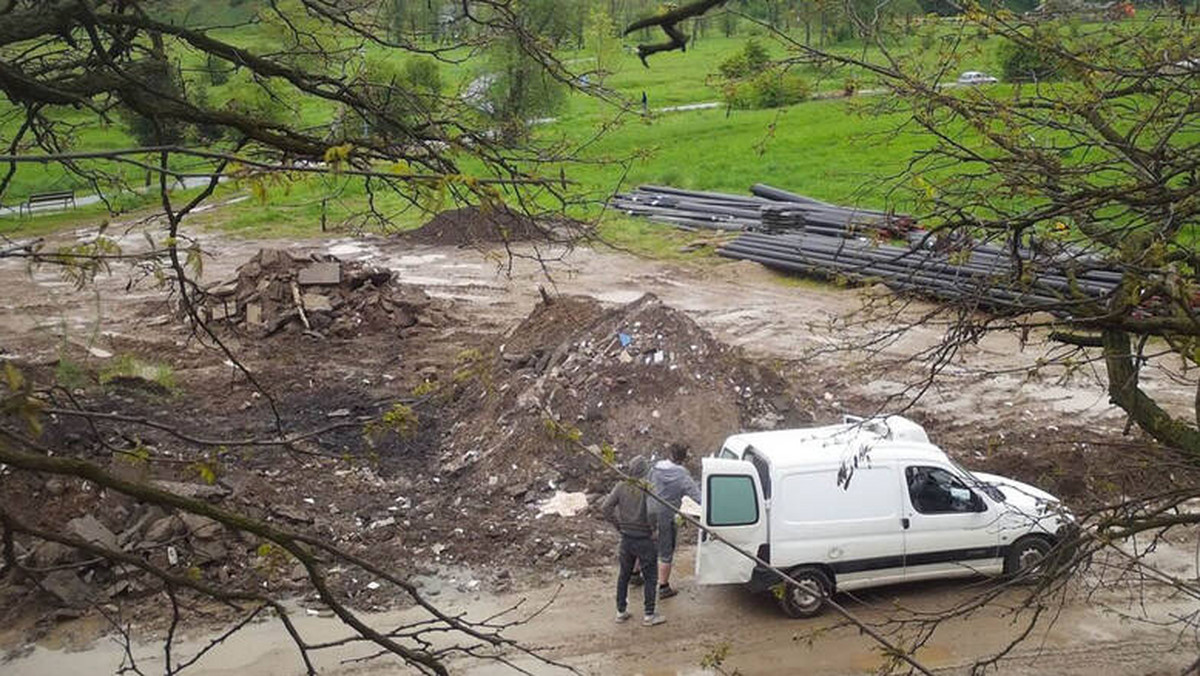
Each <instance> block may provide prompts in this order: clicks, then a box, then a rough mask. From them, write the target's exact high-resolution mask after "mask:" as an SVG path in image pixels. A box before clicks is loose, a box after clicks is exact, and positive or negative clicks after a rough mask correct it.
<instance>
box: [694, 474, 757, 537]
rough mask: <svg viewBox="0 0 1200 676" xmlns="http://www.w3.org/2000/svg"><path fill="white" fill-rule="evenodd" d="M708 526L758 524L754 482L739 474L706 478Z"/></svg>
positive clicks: (715, 475) (714, 475) (716, 475)
mask: <svg viewBox="0 0 1200 676" xmlns="http://www.w3.org/2000/svg"><path fill="white" fill-rule="evenodd" d="M707 498H708V505H707V509H708V525H710V526H749V525H751V524H755V523H758V495H757V493H756V492H755V491H754V480H753V479H751V478H750V477H748V476H746V475H744V474H741V475H733V474H713V475H709V477H708V496H707Z"/></svg>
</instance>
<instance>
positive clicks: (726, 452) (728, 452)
mask: <svg viewBox="0 0 1200 676" xmlns="http://www.w3.org/2000/svg"><path fill="white" fill-rule="evenodd" d="M717 457H718V458H729V459H730V460H737V459H738V457H737V453H734V452H733V451H731V450H729V449H728V448H725V447H724V446H722V447H721V452H720V453H717Z"/></svg>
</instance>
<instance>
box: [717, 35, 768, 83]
mask: <svg viewBox="0 0 1200 676" xmlns="http://www.w3.org/2000/svg"><path fill="white" fill-rule="evenodd" d="M770 63H771V56H770V55H769V54H767V50H766V48H765V47H763V46H762V43H760V42H759V41H758V40H754V39H750V40H747V41H746V44H745V45H743V46H742V51H740V52H738V53H737V54H734V55H733V56H731V57H729V58H728V59H725V60H724V61H722V62H721V65H719V66H717V70H719V71H721V75H722V77H724V78H725V79H726V80H737V79H741V78H746V77H750V76H752V75H758V74H759V73H761V72H763V71H764V70H766V69H767V66H769V65H770Z"/></svg>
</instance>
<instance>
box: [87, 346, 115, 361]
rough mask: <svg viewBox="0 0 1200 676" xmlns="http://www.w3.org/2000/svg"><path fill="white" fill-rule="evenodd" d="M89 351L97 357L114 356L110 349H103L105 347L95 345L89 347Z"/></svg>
mask: <svg viewBox="0 0 1200 676" xmlns="http://www.w3.org/2000/svg"><path fill="white" fill-rule="evenodd" d="M87 351H88V354H90V355H92V356H93V357H95V358H96V359H111V358H112V356H113V353H112V352H109V351H108V350H103V349H101V348H98V347H95V346H91V347H89V348H88V349H87Z"/></svg>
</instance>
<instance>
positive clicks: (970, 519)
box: [696, 416, 1074, 617]
mask: <svg viewBox="0 0 1200 676" xmlns="http://www.w3.org/2000/svg"><path fill="white" fill-rule="evenodd" d="M702 466H703V472H702V479H701V480H702V483H701V496H702V500H701V505H702V510H701V512H702V514H701V517H700V521H701V523H703V524H704V525H705V526H706V527H707V528H709V529H711V530H712V532H713V533H715V534H716V535H718V536H720V537H721V538H724V539H725V540H727V541H728V542H730V543H732V544H733V545H735V546H737V547H738V548H740V549H742V550H745V551H747V552H751V553H755V554H756V555H757V556H758V557H759V558H760V559H762V560H764V561H766V562H768V563H770V564H771V566H773V567H775V568H778V569H780V570H782V571H784V572H786V573H788V574H789V575H790V576H791V577H792V578H793V579H795V580H797V581H799V582H800V583H801V584H800V585H793V584H790V583H789V584H787V585H786V586H785V587H784V589H783V593H782V594H778V597H779V601H780V605H781V607H782V608H783V610H784V612H785V613H787V614H788V615H790V616H792V617H811V616H813V615H816V614H818V613H819V612H820V611H821V609H822V607H823V606H824V603H825V599H826V598H827V597H829V596H831V595H832V594H834V593H835V592H837V591H850V590H854V589H862V588H865V587H874V586H878V585H885V584H893V583H897V582H908V581H913V580H928V579H935V578H945V577H962V576H972V575H980V574H984V575H998V574H1017V573H1025V574H1036V572H1037V570H1038V566H1039V564H1040V563H1042V561H1043V559H1044V558H1045V557H1046V555H1047V554H1048V553H1050V552H1051V550H1052V549H1053V547H1054V545H1055V543H1057V542H1058V541H1059V540H1060V539H1062V538H1063V537H1064V536H1065V535H1066V534H1067V533H1068V532H1070V531H1071V530H1072V529H1073V528H1074V517H1073V516H1072V515H1071V514H1070V513H1069V512H1068V511H1067V510H1066V509H1064V508H1063V507H1062V504H1061V503H1060V501H1059V500H1058V499H1057V498H1055V497H1054V496H1052V495H1050V494H1048V493H1045V492H1044V491H1041V490H1039V489H1037V488H1034V487H1033V486H1030V485H1027V484H1023V483H1021V482H1019V481H1013V480H1011V479H1005V478H1003V477H999V476H994V475H990V474H973V473H971V472H968V471H967V470H965V469H963V468H962V467H960V466H959V465H957V464H956V463H954V461H952V460H951V459H950V458H949V457H947V456H946V454H945V453H944V452H943V451H942V450H941V449H939V448H938V447H936V446H934V445H933V444H931V443H930V442H929V438H928V436H926V434H925V430H924V429H923V428H921V426H920V425H918V424H916V423H914V422H912V421H911V420H908V419H906V418H902V417H899V416H890V417H887V418H874V419H869V420H852V421H850V422H846V423H844V424H841V425H831V426H827V427H816V428H810V429H794V430H776V431H769V432H752V433H746V434H737V435H734V436H732V437H729V439H727V440H726V441H725V444H724V445H723V447H722V448H721V451H720V452H719V453H718V454H717V455H716V456H715V457H709V458H704V459H703V460H702ZM696 580H697V581H698V582H699V583H700V584H734V583H749V584H750V587H751V588H752V589H754V590H756V591H765V590H768V589H772V588H775V587H777V586H778V585H779V584H780V583H781V582H782V580H781V579H780V578H779V577H778V575H776V574H775V573H773V572H772V571H771V570H770V569H768V568H766V567H763V566H760V565H757V564H756V563H755V562H754V561H753V560H752V559H750V558H747V557H745V556H743V555H742V554H740V553H738V552H737V551H735V550H734V548H732V547H730V546H729V545H728V544H725V543H724V542H721V541H720V540H717V539H716V538H713V537H709V536H708V535H707V534H706V533H704V532H703V531H701V535H700V543H699V545H698V547H697V550H696Z"/></svg>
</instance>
